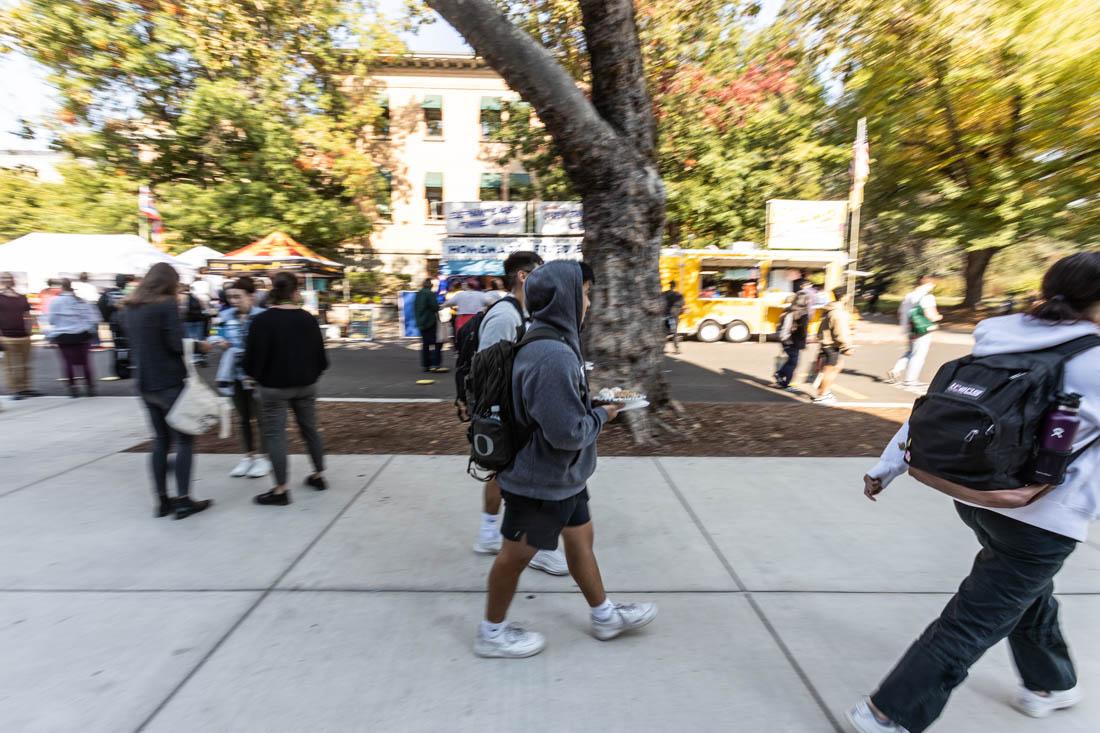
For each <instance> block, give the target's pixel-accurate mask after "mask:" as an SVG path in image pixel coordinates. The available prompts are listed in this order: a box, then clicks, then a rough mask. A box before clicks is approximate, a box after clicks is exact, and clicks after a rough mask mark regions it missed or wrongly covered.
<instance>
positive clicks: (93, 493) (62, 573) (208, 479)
mask: <svg viewBox="0 0 1100 733" xmlns="http://www.w3.org/2000/svg"><path fill="white" fill-rule="evenodd" d="M6 406H7V407H11V408H13V409H9V410H6V411H5V412H3V413H2V414H0V467H2V468H0V558H2V562H0V731H5V732H7V731H11V732H18V733H32V732H35V733H37V732H44V731H51V732H52V731H58V732H64V733H70V732H74V731H80V732H81V733H93V732H96V731H103V732H104V733H119V732H126V731H139V730H147V731H158V732H168V731H171V732H179V733H194V732H195V731H204V732H218V733H220V732H222V731H233V732H234V733H251V732H255V733H281V732H283V731H286V732H287V733H301V732H304V731H308V732H310V733H319V732H321V731H340V732H343V731H357V732H358V731H371V732H372V733H373V732H389V731H401V732H404V731H425V732H427V731H432V732H436V731H476V732H477V733H483V732H485V731H502V732H508V733H511V732H512V731H521V732H526V733H543V732H547V733H549V732H554V733H558V732H561V731H570V732H572V731H601V733H608V732H611V731H681V730H697V731H734V730H735V731H745V732H746V733H757V732H759V733H776V732H786V731H790V732H791V733H804V732H805V733H812V732H816V731H821V732H823V733H830V732H832V731H836V730H839V729H838V727H837V722H836V721H837V720H838V718H839V717H840V716H841V714H842V711H843V710H844V708H845V707H846V706H847V705H848V704H849V703H851V702H852V701H853V700H855V699H857V698H858V696H859V695H861V694H864V693H866V692H868V691H869V690H871V689H872V688H873V687H874V685H875V684H876V682H877V681H878V680H879V679H880V678H881V676H882V675H883V674H885V673H886V672H887V671H888V669H889V667H890V665H891V664H892V663H893V662H894V661H895V660H896V659H897V658H898V656H899V655H900V654H901V653H902V651H903V650H904V649H905V647H906V646H907V645H908V643H909V642H910V641H911V639H912V638H913V637H915V635H916V634H917V633H918V632H919V631H920V630H921V629H922V628H923V626H924V625H925V624H926V623H927V622H928V621H929V620H931V618H932V617H933V616H934V615H935V614H936V612H937V611H938V609H939V608H940V607H941V606H942V605H943V603H944V602H945V600H946V599H947V597H948V594H950V593H951V592H952V590H953V588H954V587H955V586H956V585H957V583H958V581H959V580H960V579H961V578H962V577H963V575H964V573H965V572H966V570H967V568H968V566H969V564H970V558H971V556H972V554H973V552H974V549H975V542H974V541H973V539H972V538H971V537H970V536H969V535H968V532H967V530H966V529H965V528H964V527H963V526H962V525H961V524H960V523H959V522H958V521H957V520H956V519H955V518H954V514H953V511H952V509H951V507H950V504H949V503H948V502H947V501H946V500H944V499H941V498H940V497H938V496H936V495H934V494H933V493H932V492H931V491H928V490H924V489H921V488H919V487H918V486H916V485H915V484H913V483H911V482H908V481H902V482H901V483H899V484H898V485H897V486H896V487H894V488H893V489H891V490H890V492H888V494H887V495H886V496H885V497H884V499H883V500H882V501H880V502H879V503H878V504H877V505H873V504H871V503H869V502H867V501H865V500H864V499H863V498H862V496H861V495H860V484H859V476H860V475H861V472H862V471H863V470H864V468H865V467H866V465H867V461H866V460H865V459H831V460H826V459H817V458H806V459H782V458H744V459H728V458H727V459H707V458H683V459H659V460H654V459H648V458H644V459H643V458H638V459H632V458H618V459H605V460H603V461H601V463H600V470H599V473H598V474H597V476H596V477H595V478H594V480H593V482H592V495H593V513H594V515H595V517H596V520H597V528H598V529H597V545H598V547H597V550H598V553H599V557H600V562H601V566H602V568H603V571H604V574H605V576H606V579H607V582H608V586H609V590H610V591H611V592H612V594H613V596H614V597H615V598H618V599H635V598H637V599H645V600H655V601H657V602H658V603H659V604H660V606H661V615H660V617H659V618H658V619H657V621H656V622H655V623H654V624H653V625H652V626H650V627H649V628H648V629H646V630H645V631H644V632H642V633H640V634H638V635H635V636H630V637H624V638H621V639H618V640H615V641H613V642H609V643H601V642H598V641H595V640H594V639H592V638H591V637H590V636H588V635H587V634H586V622H587V609H586V608H585V605H584V602H583V600H582V599H581V597H580V595H579V594H578V593H577V591H576V588H575V587H574V585H573V584H572V582H571V581H570V580H569V579H568V578H551V577H548V576H545V575H542V574H539V573H535V572H529V573H527V574H526V575H525V576H524V579H523V581H522V589H521V593H520V594H519V595H518V596H517V600H516V603H515V606H514V610H513V614H512V616H513V618H515V619H517V620H523V621H526V622H527V623H528V624H529V625H530V626H532V627H535V628H538V629H539V630H541V631H543V632H545V633H546V635H547V636H548V638H549V642H550V646H549V648H548V649H547V650H546V652H544V653H543V654H542V655H540V656H538V657H535V658H532V659H529V660H520V661H504V660H481V659H477V658H475V657H474V656H473V654H472V653H471V651H470V647H471V643H472V634H473V632H474V630H475V626H476V622H477V620H478V618H479V614H480V612H481V608H482V603H483V596H482V588H483V584H484V579H485V574H486V571H487V569H488V565H489V560H488V559H486V558H482V557H477V556H475V555H473V554H472V553H471V552H470V550H469V544H470V541H471V540H472V538H473V532H474V529H475V524H476V520H477V514H476V511H477V504H478V500H477V496H478V487H477V486H476V485H474V484H473V482H472V481H471V480H470V479H467V478H466V477H465V476H464V472H463V471H464V467H465V461H464V460H463V459H461V458H459V457H424V456H396V457H387V456H336V457H333V458H332V460H331V467H330V481H331V483H332V486H333V488H332V489H331V490H330V491H329V492H327V493H324V494H319V493H314V492H312V491H304V490H303V491H296V492H295V496H294V498H295V503H294V504H293V505H292V506H291V507H289V508H286V509H280V508H269V507H257V506H254V505H252V504H251V503H250V499H251V496H252V494H254V493H256V492H258V491H260V490H261V489H263V488H265V487H266V483H264V482H263V481H249V480H247V479H230V478H228V477H227V476H226V474H227V472H228V470H229V468H230V467H231V466H232V464H233V462H234V460H235V458H234V457H233V456H211V455H203V456H199V457H198V459H197V477H196V482H195V494H196V495H198V496H202V497H211V498H213V499H215V500H216V502H217V504H216V506H215V507H214V508H213V509H212V510H211V511H209V512H207V513H206V514H203V515H200V516H198V517H195V518H192V519H189V520H187V521H184V522H175V521H171V520H168V519H164V520H155V519H153V518H152V517H151V514H150V511H151V507H152V502H151V499H150V496H149V489H148V487H147V480H146V475H145V460H146V458H145V456H141V455H136V454H126V453H118V452H117V451H118V450H120V449H121V448H124V447H125V446H127V445H129V444H131V443H132V442H134V441H135V439H137V438H138V437H140V436H141V435H143V434H144V430H145V427H144V423H143V420H142V417H141V415H140V412H139V411H138V409H137V405H136V404H135V403H134V402H133V401H130V400H118V399H115V400H111V399H99V400H80V401H73V402H68V401H62V400H52V401H51V400H35V401H28V402H23V403H18V404H15V405H11V404H9V405H6ZM292 470H293V474H294V475H295V476H298V477H301V476H303V474H304V470H305V469H304V463H303V462H302V460H301V458H300V457H296V459H295V461H294V463H293V469H292ZM1059 591H1060V592H1061V593H1062V602H1063V608H1064V617H1065V626H1066V631H1067V634H1068V636H1069V638H1070V640H1071V643H1072V645H1073V648H1074V651H1075V653H1076V657H1077V659H1078V661H1079V664H1080V674H1081V679H1082V683H1083V685H1085V687H1086V688H1087V689H1088V690H1089V691H1093V692H1096V693H1097V694H1100V548H1098V547H1097V546H1095V545H1083V546H1082V547H1080V548H1079V550H1078V552H1077V553H1075V555H1074V556H1073V557H1072V558H1071V561H1070V562H1069V564H1068V566H1067V568H1066V569H1065V571H1064V572H1063V573H1062V576H1061V578H1060V582H1059ZM1014 684H1015V677H1014V674H1013V671H1012V666H1011V662H1010V660H1009V656H1008V654H1007V651H1006V649H1005V647H1004V646H1003V645H1001V646H998V647H997V648H996V649H994V650H993V651H992V652H991V653H990V654H988V655H987V656H986V658H984V659H983V660H982V661H981V662H980V663H979V664H978V665H977V666H976V667H975V668H974V670H973V672H972V674H971V676H970V679H969V680H968V681H967V683H966V684H965V686H964V687H963V688H962V689H961V690H960V691H959V692H958V693H957V694H956V696H955V697H954V699H953V700H952V703H951V705H950V707H949V708H948V711H947V714H946V715H945V716H944V718H943V719H942V721H941V722H940V724H939V725H938V726H937V727H936V728H934V730H940V731H948V732H951V733H970V732H972V731H974V732H976V731H982V732H983V733H984V732H985V731H996V732H997V733H1024V732H1025V731H1026V732H1027V733H1054V732H1057V733H1085V732H1086V731H1089V732H1095V731H1096V730H1098V728H1100V722H1098V721H1100V699H1097V698H1090V699H1088V700H1087V701H1086V702H1085V703H1083V704H1082V705H1081V706H1080V707H1079V708H1077V709H1076V710H1074V711H1071V712H1067V713H1064V714H1059V715H1057V716H1055V717H1053V718H1051V719H1049V720H1044V721H1033V720H1030V719H1027V718H1024V717H1022V716H1020V715H1018V714H1017V713H1015V712H1013V711H1012V710H1010V709H1009V708H1008V707H1007V706H1006V704H1005V701H1006V699H1007V698H1008V696H1009V695H1010V694H1011V691H1012V688H1013V685H1014Z"/></svg>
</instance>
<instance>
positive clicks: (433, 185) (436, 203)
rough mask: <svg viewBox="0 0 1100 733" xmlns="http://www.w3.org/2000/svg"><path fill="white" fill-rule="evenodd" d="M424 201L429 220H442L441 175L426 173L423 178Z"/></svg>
mask: <svg viewBox="0 0 1100 733" xmlns="http://www.w3.org/2000/svg"><path fill="white" fill-rule="evenodd" d="M424 200H425V202H426V203H427V206H428V218H429V219H442V218H443V174H442V173H428V174H426V175H425V176H424Z"/></svg>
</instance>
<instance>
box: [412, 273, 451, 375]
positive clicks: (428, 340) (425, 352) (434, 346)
mask: <svg viewBox="0 0 1100 733" xmlns="http://www.w3.org/2000/svg"><path fill="white" fill-rule="evenodd" d="M413 317H414V318H415V319H416V327H417V328H418V329H420V366H421V368H422V369H423V370H424V371H425V372H439V373H442V372H446V371H447V368H446V367H445V366H443V339H441V338H439V299H438V298H436V297H435V292H434V291H433V290H432V281H431V279H430V278H426V279H425V280H424V282H422V283H421V284H420V290H417V291H416V298H415V299H414V300H413Z"/></svg>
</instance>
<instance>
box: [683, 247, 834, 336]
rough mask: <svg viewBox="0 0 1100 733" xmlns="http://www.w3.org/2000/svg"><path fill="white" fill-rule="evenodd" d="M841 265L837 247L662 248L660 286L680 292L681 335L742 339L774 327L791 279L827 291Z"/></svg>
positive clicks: (773, 330)
mask: <svg viewBox="0 0 1100 733" xmlns="http://www.w3.org/2000/svg"><path fill="white" fill-rule="evenodd" d="M847 266H848V253H847V252H843V251H839V250H794V249H784V250H766V249H756V248H755V247H754V246H752V245H751V243H738V244H736V245H734V246H733V247H731V248H730V249H663V250H661V288H662V290H667V289H668V285H669V283H670V282H675V283H676V287H677V290H679V291H680V293H681V294H682V295H683V296H684V310H683V312H682V313H681V314H680V326H679V330H680V333H681V334H684V335H689V336H695V337H696V338H698V339H699V340H700V341H705V342H708V343H710V342H714V341H720V340H721V339H723V338H724V339H726V340H728V341H733V342H742V341H748V340H749V339H750V338H752V337H753V336H754V335H755V336H759V337H760V338H761V339H763V338H765V337H766V336H767V335H768V334H773V333H776V332H777V331H778V330H779V321H780V318H781V316H782V314H783V309H784V308H785V307H786V304H787V302H788V301H789V300H790V299H791V297H792V296H793V294H794V283H795V281H796V280H798V279H800V278H807V279H809V280H810V281H811V282H813V283H814V284H815V285H818V286H820V287H821V289H822V293H823V294H827V293H828V291H830V290H832V289H833V288H837V287H840V286H841V285H843V284H844V279H845V275H846V271H847Z"/></svg>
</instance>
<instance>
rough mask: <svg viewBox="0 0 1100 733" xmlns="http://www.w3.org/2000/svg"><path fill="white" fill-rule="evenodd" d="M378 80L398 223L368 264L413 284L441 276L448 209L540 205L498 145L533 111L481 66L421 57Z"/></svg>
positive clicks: (379, 236) (384, 156)
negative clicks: (503, 160)
mask: <svg viewBox="0 0 1100 733" xmlns="http://www.w3.org/2000/svg"><path fill="white" fill-rule="evenodd" d="M372 76H373V82H374V83H375V84H376V85H377V86H378V87H380V91H379V102H380V104H382V109H383V112H382V115H381V116H380V120H379V122H378V124H376V125H375V132H374V138H373V140H372V143H371V144H372V149H373V153H374V155H375V156H376V159H378V160H381V161H383V164H384V166H385V168H386V171H387V175H386V178H387V180H388V181H389V206H388V208H389V214H390V216H389V221H388V222H387V221H384V222H383V223H382V224H381V225H380V226H379V228H378V229H377V230H376V231H375V232H374V234H373V235H372V236H371V239H370V247H371V251H370V252H369V253H368V252H364V253H362V256H363V261H364V262H365V263H370V264H373V265H375V266H379V265H380V266H381V269H382V270H383V271H385V272H392V273H404V274H408V275H411V276H412V277H413V278H419V277H423V276H425V275H426V274H428V275H434V274H435V272H436V271H437V269H438V266H439V257H440V251H441V248H442V243H443V238H444V236H445V231H444V230H445V226H444V220H443V206H442V202H444V201H508V200H523V201H526V200H530V199H531V198H533V193H532V187H531V180H530V178H529V177H528V175H527V174H526V173H524V172H523V171H522V168H521V167H519V166H518V165H517V164H512V165H508V166H502V165H500V163H499V159H500V157H501V156H502V154H503V152H504V151H503V149H502V145H501V143H498V142H490V141H489V137H490V135H492V133H493V132H494V131H495V130H496V129H497V127H498V126H499V124H500V122H501V120H502V119H507V116H508V115H515V114H523V115H525V116H530V111H529V108H528V107H527V105H525V104H523V103H521V102H520V101H519V96H518V95H517V94H515V93H514V92H512V91H510V90H509V89H508V87H507V86H506V85H505V83H504V80H503V79H501V78H500V77H499V76H497V74H496V72H494V71H493V70H492V69H490V68H489V67H488V66H487V65H486V64H485V62H483V61H482V60H481V59H478V58H476V57H474V56H466V55H418V54H412V55H408V56H402V57H400V58H395V59H394V60H393V61H389V62H383V63H382V64H380V65H379V66H378V67H376V69H375V72H374V74H373V75H372ZM387 128H388V129H387ZM383 209H385V207H383Z"/></svg>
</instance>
